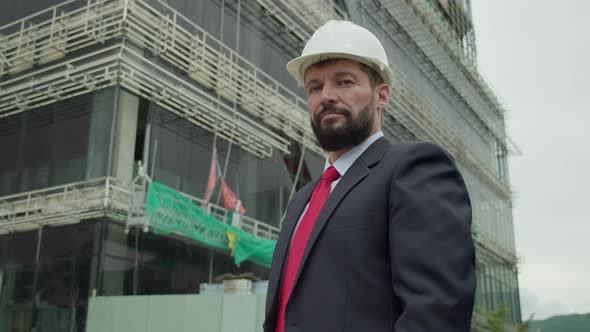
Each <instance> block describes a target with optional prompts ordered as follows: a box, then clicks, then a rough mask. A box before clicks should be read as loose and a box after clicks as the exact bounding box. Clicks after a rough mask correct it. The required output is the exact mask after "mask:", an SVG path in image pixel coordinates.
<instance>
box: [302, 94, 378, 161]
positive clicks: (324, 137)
mask: <svg viewBox="0 0 590 332" xmlns="http://www.w3.org/2000/svg"><path fill="white" fill-rule="evenodd" d="M374 107H375V106H374V105H373V102H371V103H369V104H368V105H367V106H365V107H363V108H362V109H361V111H360V112H359V114H358V119H356V120H353V119H352V114H351V112H350V111H349V110H347V109H343V108H340V107H337V106H335V105H333V104H328V105H326V106H325V107H324V109H322V111H321V112H318V113H317V114H316V116H315V118H314V120H312V121H311V128H312V129H313V132H314V134H315V137H316V138H317V140H318V142H319V143H320V146H321V147H322V149H324V150H326V151H328V152H331V151H340V150H342V149H345V148H352V147H355V146H357V145H359V144H361V143H362V142H363V141H364V140H366V139H367V138H369V135H370V134H371V130H372V129H373V128H372V126H373V119H374V118H375V112H374V110H373V108H374ZM328 111H334V112H337V113H339V114H342V115H343V116H345V117H346V119H347V121H346V124H344V125H343V126H342V127H339V128H336V129H332V128H321V120H320V119H321V118H322V116H323V115H324V114H325V113H326V112H328Z"/></svg>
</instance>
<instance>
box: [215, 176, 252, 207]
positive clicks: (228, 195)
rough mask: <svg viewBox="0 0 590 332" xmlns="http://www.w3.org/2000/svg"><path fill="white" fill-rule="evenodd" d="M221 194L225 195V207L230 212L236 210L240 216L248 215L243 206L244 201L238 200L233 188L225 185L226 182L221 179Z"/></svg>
mask: <svg viewBox="0 0 590 332" xmlns="http://www.w3.org/2000/svg"><path fill="white" fill-rule="evenodd" d="M221 194H222V195H223V207H224V208H226V209H230V210H236V211H238V213H239V214H244V213H246V209H245V208H244V206H243V205H242V201H240V200H239V199H238V197H237V196H236V194H235V193H234V192H233V191H232V190H231V188H230V187H229V186H228V185H227V183H225V180H223V179H221Z"/></svg>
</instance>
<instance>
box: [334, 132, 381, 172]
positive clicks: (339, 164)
mask: <svg viewBox="0 0 590 332" xmlns="http://www.w3.org/2000/svg"><path fill="white" fill-rule="evenodd" d="M381 137H383V132H382V131H379V132H376V133H374V134H373V135H371V136H369V138H367V139H366V140H364V141H363V142H362V143H361V144H359V145H357V146H355V147H353V148H352V149H350V150H348V151H347V152H346V153H345V154H343V155H341V156H340V158H338V159H337V160H336V162H334V164H330V160H329V159H327V158H326V165H325V166H324V172H325V171H326V169H328V167H330V166H334V168H335V169H336V170H337V171H338V173H340V177H343V176H344V173H346V172H347V171H348V169H349V168H350V166H352V164H354V162H355V161H356V160H357V159H358V157H360V156H361V154H363V152H365V150H367V149H368V148H369V146H371V144H373V143H375V141H376V140H378V139H379V138H381Z"/></svg>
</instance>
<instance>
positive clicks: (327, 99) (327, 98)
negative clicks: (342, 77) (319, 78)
mask: <svg viewBox="0 0 590 332" xmlns="http://www.w3.org/2000/svg"><path fill="white" fill-rule="evenodd" d="M337 101H338V95H337V94H336V90H335V89H334V88H333V87H332V86H330V85H329V84H326V85H324V87H323V88H322V104H334V103H336V102H337Z"/></svg>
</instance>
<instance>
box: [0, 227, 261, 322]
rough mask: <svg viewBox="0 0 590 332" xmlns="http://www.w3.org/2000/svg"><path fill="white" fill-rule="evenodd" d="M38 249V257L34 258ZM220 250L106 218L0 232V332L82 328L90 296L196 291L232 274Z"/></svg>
mask: <svg viewBox="0 0 590 332" xmlns="http://www.w3.org/2000/svg"><path fill="white" fill-rule="evenodd" d="M37 253H38V256H37ZM246 272H249V273H253V275H254V276H255V277H256V278H259V279H262V280H264V279H267V278H268V269H266V268H263V267H260V266H257V265H255V264H253V263H250V262H244V263H243V264H241V265H240V266H235V265H234V263H233V258H231V257H230V256H229V255H228V253H226V252H220V251H217V250H212V249H210V248H206V247H201V246H198V245H195V244H194V243H187V242H186V241H183V240H181V239H179V238H172V237H164V236H158V235H155V234H153V233H144V232H142V231H136V230H134V231H131V232H130V233H129V234H125V228H124V226H123V225H121V224H118V223H113V222H110V221H109V220H107V219H101V220H86V221H84V222H83V223H80V224H75V225H69V226H59V227H45V228H43V229H41V230H40V231H32V232H22V233H15V234H10V235H3V236H0V281H1V283H0V331H29V330H30V329H31V328H32V327H37V330H39V331H83V330H84V326H85V324H86V313H87V310H88V298H89V297H90V296H92V294H96V295H99V296H100V295H104V296H113V295H156V294H198V293H199V288H200V284H201V283H208V282H215V281H218V277H220V276H222V275H224V274H228V273H233V274H243V273H246Z"/></svg>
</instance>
